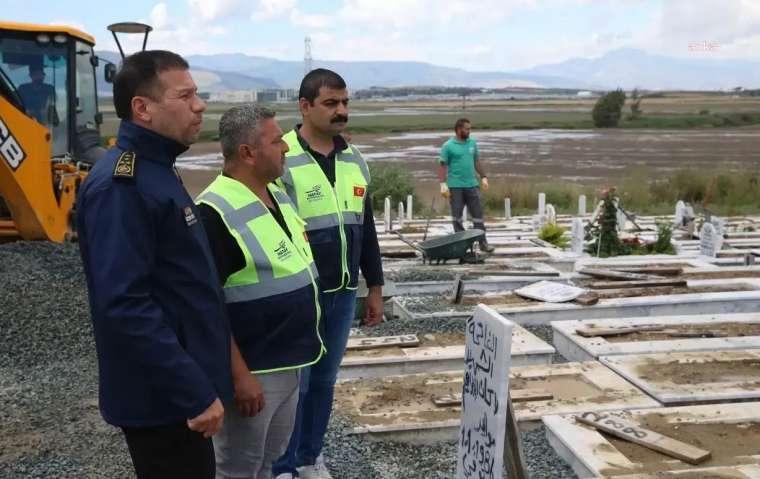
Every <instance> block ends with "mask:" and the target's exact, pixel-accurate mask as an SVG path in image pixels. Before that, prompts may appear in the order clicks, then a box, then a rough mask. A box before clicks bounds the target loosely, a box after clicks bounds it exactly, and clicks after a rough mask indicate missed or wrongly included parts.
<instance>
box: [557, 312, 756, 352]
mask: <svg viewBox="0 0 760 479" xmlns="http://www.w3.org/2000/svg"><path fill="white" fill-rule="evenodd" d="M647 325H655V326H661V327H662V328H663V329H665V330H676V331H679V330H680V331H697V332H699V331H705V332H712V333H717V334H713V336H715V337H699V338H688V337H686V338H684V337H675V336H673V335H668V334H662V333H661V332H660V333H648V332H638V333H632V334H625V335H620V336H616V337H599V336H595V337H583V336H581V335H580V334H578V333H577V332H576V330H577V329H579V328H589V327H601V326H603V327H606V328H629V327H640V326H647ZM552 328H553V330H554V338H553V343H554V346H555V347H556V348H557V352H559V353H560V354H561V355H562V356H564V357H565V358H566V359H568V360H569V361H591V360H594V359H597V358H599V357H600V356H611V355H619V354H648V353H666V352H688V351H727V350H734V349H748V348H760V313H739V314H698V315H686V316H684V315H678V316H657V317H651V316H646V317H636V318H610V319H599V320H583V321H580V320H570V321H554V322H553V323H552ZM722 334H725V335H726V336H724V337H720V336H721V335H722Z"/></svg>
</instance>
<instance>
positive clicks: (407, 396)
mask: <svg viewBox="0 0 760 479" xmlns="http://www.w3.org/2000/svg"><path fill="white" fill-rule="evenodd" d="M509 391H510V394H511V395H512V396H513V397H515V398H516V401H514V408H515V414H516V416H517V420H518V421H519V422H521V423H528V422H530V421H538V420H540V418H541V417H542V416H544V415H548V414H564V413H568V412H576V411H586V410H591V411H605V410H610V409H628V408H647V407H657V406H658V405H659V404H658V403H657V402H656V401H655V400H653V399H651V398H649V397H647V396H646V395H645V394H643V393H642V392H641V391H639V390H638V389H637V388H635V387H634V386H632V385H631V384H630V383H628V382H627V381H625V380H624V379H623V378H621V377H620V376H618V375H617V374H616V373H614V372H612V371H611V370H610V369H608V368H606V367H605V366H603V365H602V364H600V363H598V362H589V363H565V364H554V365H547V366H523V367H513V368H512V371H511V374H510V386H509ZM461 393H462V373H461V372H447V373H437V374H413V375H400V376H389V377H385V378H377V379H361V380H350V381H342V382H341V383H340V384H339V385H338V386H337V387H336V400H337V401H338V407H339V408H340V409H341V411H343V412H344V413H345V414H348V415H349V416H350V417H351V419H352V420H353V421H355V422H356V423H357V425H358V426H357V428H356V429H355V432H356V433H361V434H368V435H369V437H370V438H373V439H378V440H383V439H394V440H402V441H404V440H408V438H409V432H410V431H415V432H414V437H415V439H418V440H419V438H420V437H421V436H422V435H423V434H424V431H426V430H427V431H434V432H435V434H433V435H432V437H435V438H437V439H450V438H452V437H455V435H456V431H457V430H458V428H459V415H460V412H461V408H460V407H459V402H458V401H457V400H456V399H457V397H461ZM547 394H549V395H551V397H550V398H547ZM436 401H438V402H439V403H441V404H442V405H441V406H437V405H436V404H435V402H436Z"/></svg>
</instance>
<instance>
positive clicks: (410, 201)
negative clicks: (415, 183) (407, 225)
mask: <svg viewBox="0 0 760 479" xmlns="http://www.w3.org/2000/svg"><path fill="white" fill-rule="evenodd" d="M413 203H414V197H413V196H412V195H406V219H408V220H409V221H412V219H414V216H413V215H412V206H413Z"/></svg>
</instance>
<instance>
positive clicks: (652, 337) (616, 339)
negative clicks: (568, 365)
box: [604, 323, 760, 343]
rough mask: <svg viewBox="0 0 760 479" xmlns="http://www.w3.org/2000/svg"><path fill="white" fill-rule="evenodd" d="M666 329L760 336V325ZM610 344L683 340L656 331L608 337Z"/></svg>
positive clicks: (723, 324)
mask: <svg viewBox="0 0 760 479" xmlns="http://www.w3.org/2000/svg"><path fill="white" fill-rule="evenodd" d="M664 328H665V329H668V330H673V331H676V332H689V333H692V332H694V333H706V334H707V333H712V332H714V333H720V334H725V335H726V337H732V338H735V337H743V336H760V323H708V324H675V325H664ZM604 339H606V340H607V342H610V343H631V342H638V341H670V340H673V339H683V338H677V337H674V336H669V335H667V334H662V333H658V332H656V331H641V332H638V333H631V334H622V335H620V336H607V337H606V338H604Z"/></svg>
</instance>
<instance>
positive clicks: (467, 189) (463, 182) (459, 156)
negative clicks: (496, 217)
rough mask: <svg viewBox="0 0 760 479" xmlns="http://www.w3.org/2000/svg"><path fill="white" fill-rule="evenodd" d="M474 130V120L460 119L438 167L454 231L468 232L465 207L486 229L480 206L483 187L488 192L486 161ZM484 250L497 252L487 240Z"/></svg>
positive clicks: (479, 226) (482, 245)
mask: <svg viewBox="0 0 760 479" xmlns="http://www.w3.org/2000/svg"><path fill="white" fill-rule="evenodd" d="M470 129H471V125H470V120H468V119H467V118H460V119H458V120H457V122H456V124H455V125H454V132H455V134H456V136H454V137H453V138H450V139H449V140H448V141H447V142H446V143H444V144H443V147H442V148H441V157H440V164H439V167H438V179H439V180H440V182H441V195H443V197H444V198H448V200H449V203H450V204H451V216H452V219H453V222H454V231H464V225H463V221H462V213H463V210H464V206H465V205H467V210H468V211H469V212H470V214H471V215H472V222H473V224H474V225H475V228H477V229H479V230H483V231H485V230H486V226H485V224H483V208H482V207H481V205H480V188H481V187H482V188H483V191H486V190H488V177H486V173H485V170H484V169H483V162H482V161H480V153H479V151H478V144H477V143H476V142H475V140H473V139H472V138H470ZM476 172H477V173H478V175H479V176H480V181H479V182H478V179H477V177H476V176H475V173H476ZM480 249H481V251H486V252H489V253H490V252H492V251H493V250H494V248H493V246H491V245H489V244H488V242H487V241H486V240H485V237H483V240H482V241H481V242H480Z"/></svg>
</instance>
